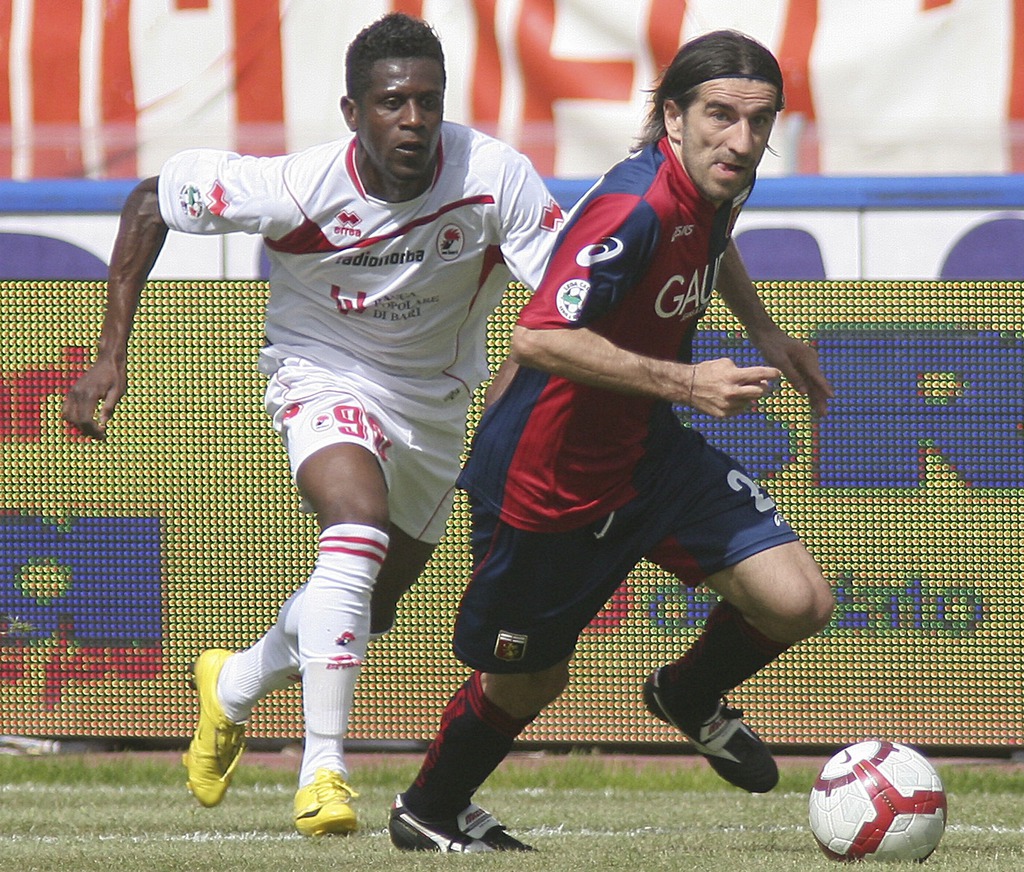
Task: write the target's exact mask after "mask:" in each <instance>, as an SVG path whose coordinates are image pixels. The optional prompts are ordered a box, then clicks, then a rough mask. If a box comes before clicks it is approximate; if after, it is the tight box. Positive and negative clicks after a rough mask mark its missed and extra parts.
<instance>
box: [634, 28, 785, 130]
mask: <svg viewBox="0 0 1024 872" xmlns="http://www.w3.org/2000/svg"><path fill="white" fill-rule="evenodd" d="M712 79H759V80H761V81H764V82H767V83H768V84H770V85H774V86H775V89H776V90H777V91H778V99H777V100H776V102H775V111H776V112H781V111H782V108H783V106H785V103H786V101H785V97H784V96H783V91H782V70H781V69H780V68H779V62H778V61H777V60H776V59H775V55H773V54H772V53H771V52H770V51H769V50H768V49H767V48H765V47H764V46H763V45H762V44H761V43H759V42H758V41H757V40H756V39H754V38H752V37H749V36H747V35H746V34H744V33H740V32H739V31H736V30H714V31H712V32H711V33H705V34H703V35H702V36H698V37H695V38H694V39H691V40H689V41H688V42H686V43H684V44H683V46H682V48H680V49H679V51H678V52H676V56H675V57H674V58H673V59H672V63H670V64H669V65H668V68H667V69H666V70H665V71H664V72H663V73H662V75H661V79H660V81H659V82H658V84H657V86H656V87H655V89H654V91H653V92H652V97H651V109H650V112H649V113H648V115H647V121H646V123H645V125H644V129H643V131H642V132H641V134H640V136H639V138H638V142H637V147H638V148H643V147H644V146H646V145H650V144H652V143H654V142H657V141H658V140H659V139H661V137H663V136H664V135H665V101H666V100H674V101H675V102H676V104H677V105H678V106H679V108H680V109H686V108H687V107H688V106H689V105H690V104H691V103H692V102H693V101H694V100H695V99H696V97H697V86H698V85H701V84H703V83H704V82H709V81H711V80H712Z"/></svg>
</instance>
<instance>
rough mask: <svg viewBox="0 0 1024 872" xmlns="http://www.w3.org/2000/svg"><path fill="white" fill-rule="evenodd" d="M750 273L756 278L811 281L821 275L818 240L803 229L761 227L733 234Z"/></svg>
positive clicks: (823, 269) (822, 274) (757, 279)
mask: <svg viewBox="0 0 1024 872" xmlns="http://www.w3.org/2000/svg"><path fill="white" fill-rule="evenodd" d="M736 246H737V247H738V248H739V250H740V254H741V255H743V262H744V263H745V264H746V266H747V272H749V273H750V277H751V278H752V279H754V280H756V281H770V280H775V281H786V280H793V281H811V280H813V279H823V278H825V264H824V262H823V261H822V259H821V249H819V248H818V241H817V240H816V239H815V238H814V237H813V236H812V235H811V234H810V233H808V232H807V231H806V230H798V229H796V228H794V227H764V228H760V229H757V230H745V231H743V232H742V233H738V234H736Z"/></svg>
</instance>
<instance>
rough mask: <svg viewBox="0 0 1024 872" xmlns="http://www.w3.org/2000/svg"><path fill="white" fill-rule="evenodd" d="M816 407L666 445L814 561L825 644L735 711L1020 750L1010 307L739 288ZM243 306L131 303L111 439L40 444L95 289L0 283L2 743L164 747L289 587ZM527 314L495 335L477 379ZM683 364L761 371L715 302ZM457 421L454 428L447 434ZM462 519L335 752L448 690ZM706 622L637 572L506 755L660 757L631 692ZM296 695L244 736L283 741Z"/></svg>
mask: <svg viewBox="0 0 1024 872" xmlns="http://www.w3.org/2000/svg"><path fill="white" fill-rule="evenodd" d="M763 293H764V298H765V301H766V304H767V306H768V308H769V310H770V311H771V312H772V313H773V315H774V316H775V318H776V320H777V321H778V322H779V324H780V326H782V327H783V328H784V329H786V330H788V331H790V332H791V333H794V334H795V335H798V336H801V337H803V338H806V339H808V340H810V341H812V342H813V343H814V344H815V345H816V347H817V349H818V353H819V355H820V359H821V362H822V366H823V368H824V370H825V372H826V374H827V375H828V377H829V378H830V380H831V381H832V383H833V385H834V386H835V388H836V392H837V396H836V399H835V400H834V401H833V403H832V406H831V410H830V414H829V415H828V416H827V417H825V418H823V419H820V420H816V419H814V418H812V416H811V414H810V412H809V410H808V408H807V406H806V404H805V403H804V401H803V399H802V398H801V397H800V396H799V395H798V394H797V393H796V391H795V390H793V388H792V387H791V386H790V385H788V384H783V385H782V386H780V388H779V389H778V390H777V391H776V392H775V393H774V394H773V395H772V396H770V397H768V398H767V399H766V400H764V401H763V402H762V403H761V404H760V405H759V407H758V409H757V410H755V411H753V412H751V413H749V414H746V415H742V416H740V417H738V418H735V419H732V420H729V421H725V422H722V421H713V420H710V419H704V418H702V417H701V416H697V415H694V416H693V417H692V419H691V418H689V417H687V416H683V417H684V424H685V425H687V426H696V427H698V428H700V429H701V430H702V431H703V432H704V433H705V434H706V435H707V436H708V438H709V439H711V441H713V442H715V443H716V444H718V445H719V446H721V447H722V448H724V449H725V450H727V451H729V452H730V453H732V454H734V455H736V456H738V457H739V458H741V459H742V460H743V461H744V462H745V464H746V465H747V467H748V469H749V470H750V471H751V473H752V474H753V475H754V476H755V477H756V478H757V479H758V480H759V482H760V483H761V484H762V485H763V486H764V487H765V488H766V489H768V490H769V491H770V493H771V495H772V496H773V497H774V498H775V500H776V501H777V502H778V504H779V505H780V507H781V509H782V511H783V512H784V514H785V515H786V516H787V518H788V519H789V520H790V521H791V523H792V524H793V525H794V527H795V528H796V529H797V531H798V532H799V533H800V534H801V536H802V537H803V539H804V541H805V542H806V543H807V545H808V546H809V547H810V549H811V550H812V552H813V553H814V554H815V556H816V557H817V558H818V560H819V562H820V563H821V564H822V566H823V568H824V570H825V574H826V576H827V578H828V579H829V580H830V581H831V582H832V584H833V585H834V587H835V591H836V596H837V600H838V608H837V610H836V613H835V616H834V618H833V620H832V623H831V624H830V626H829V627H828V628H827V629H826V630H825V631H824V632H823V633H822V634H821V635H820V636H818V637H816V638H814V639H812V640H809V641H807V642H805V643H803V644H802V645H800V646H797V647H796V648H794V649H793V650H791V651H790V652H788V653H787V654H786V655H784V656H783V657H782V658H781V659H780V660H779V661H778V662H776V663H775V664H773V665H772V666H771V667H769V668H768V669H766V670H765V671H764V672H763V673H762V674H760V675H759V676H757V677H756V678H755V679H753V680H751V681H750V682H748V683H747V684H746V685H744V686H743V687H742V688H741V689H740V690H738V691H737V692H736V693H735V694H734V695H733V697H732V702H733V703H734V704H737V705H739V706H741V707H743V708H745V709H746V711H747V714H748V718H749V719H750V721H751V723H752V724H754V725H755V726H756V728H757V729H758V730H759V731H760V732H761V734H762V735H763V736H764V737H765V739H766V740H768V741H770V742H773V743H794V744H816V743H822V744H832V743H845V742H849V741H853V740H856V739H858V738H861V737H863V736H866V735H884V736H886V737H887V738H889V739H892V740H896V741H908V742H912V743H918V744H926V745H1013V744H1018V743H1019V742H1020V740H1021V737H1022V736H1024V701H1022V698H1021V695H1020V692H1019V690H1020V687H1021V686H1022V678H1024V675H1022V673H1024V664H1022V662H1021V657H1020V650H1021V642H1022V633H1024V595H1022V593H1021V584H1020V566H1021V563H1022V558H1024V543H1022V538H1021V534H1020V530H1021V529H1022V527H1024V391H1022V390H1021V388H1020V379H1021V373H1022V372H1024V285H1020V284H1010V283H980V282H979V283H966V282H960V283H939V282H889V283H886V282H860V283H855V282H813V283H807V282H802V283H797V282H786V283H769V284H766V285H764V286H763ZM265 295H266V288H265V286H264V285H263V284H262V283H259V282H213V283H211V282H201V283H193V282H153V283H151V284H150V285H149V286H148V288H147V291H146V293H145V295H144V299H143V305H142V308H141V310H140V312H139V316H138V318H137V324H136V329H135V332H134V334H133V339H132V348H131V357H130V377H131V384H130V393H129V396H128V397H127V398H126V399H125V400H124V402H123V403H122V405H121V407H120V408H119V410H118V414H117V417H116V419H115V422H114V423H113V424H112V426H111V431H110V436H109V438H108V439H107V440H106V441H105V442H103V443H89V442H86V441H83V440H80V439H76V438H75V437H73V436H71V435H70V433H69V432H68V431H67V429H66V428H65V426H64V424H63V422H62V421H61V419H60V404H61V398H62V396H63V393H64V392H65V391H66V389H67V387H68V386H69V385H70V384H71V383H72V382H73V381H74V379H75V378H76V377H77V374H78V373H80V372H81V371H82V370H83V368H84V367H85V365H86V362H87V361H88V360H89V359H90V357H91V354H92V351H91V349H92V344H93V342H94V339H95V336H96V334H97V332H98V329H99V323H100V318H101V316H102V308H103V297H104V289H103V285H102V284H101V283H85V282H35V283H31V282H8V283H2V284H0V300H2V306H3V311H4V313H5V323H6V324H7V330H6V335H5V349H4V355H3V359H2V363H0V404H2V412H0V457H2V466H0V483H2V493H3V503H2V506H0V733H20V734H32V735H98V736H138V737H143V736H152V737H167V736H185V735H187V734H188V732H189V731H190V729H191V726H192V718H193V711H194V708H193V706H194V700H193V698H192V697H193V695H192V693H191V692H190V691H188V690H187V686H186V682H185V677H186V673H187V667H188V664H189V662H190V661H191V660H192V658H193V657H194V656H195V654H196V653H197V652H198V651H199V650H201V649H202V648H204V647H209V646H213V645H217V646H225V647H242V646H245V645H247V644H249V643H250V642H252V641H253V640H254V639H255V638H256V637H257V636H258V635H259V634H260V633H261V632H262V631H263V630H264V629H265V627H266V626H267V625H268V624H269V623H270V622H271V621H272V620H273V618H274V616H275V614H276V611H277V608H278V606H279V605H280V603H281V601H282V600H283V599H284V597H285V596H287V594H288V593H289V592H290V591H291V590H293V589H294V588H295V587H296V586H297V585H298V584H300V583H301V582H302V581H303V580H304V579H305V577H306V575H307V572H308V568H309V565H310V563H311V561H312V559H313V550H314V543H315V525H314V523H313V521H312V519H310V518H308V517H307V516H304V515H302V514H300V513H299V511H298V498H297V496H296V493H295V491H294V488H293V486H292V484H291V482H290V479H289V473H288V467H287V461H286V458H285V456H284V452H283V450H282V448H281V446H280V444H279V443H278V440H277V437H276V435H275V434H274V433H273V431H272V430H271V428H270V425H269V422H268V421H267V420H266V417H265V414H264V412H263V408H262V390H263V383H262V378H261V377H260V375H259V374H258V372H257V371H256V355H257V352H258V350H259V347H260V344H261V343H262V341H263V340H262V308H263V304H264V300H265ZM522 300H523V292H522V291H521V290H518V289H515V288H513V290H512V292H511V293H510V294H509V296H508V298H507V301H506V305H505V306H504V307H503V308H502V309H501V310H499V311H498V312H497V313H496V314H495V316H494V318H493V319H492V338H491V354H492V363H493V364H494V365H495V366H496V365H497V363H498V362H499V361H500V359H501V357H502V356H503V353H504V348H505V347H506V343H507V337H508V333H509V331H510V329H511V325H512V324H513V322H514V319H515V314H516V311H517V310H518V306H519V305H520V304H521V302H522ZM697 348H698V355H699V356H700V357H719V356H729V357H732V358H733V359H735V360H736V361H737V362H738V363H740V364H744V363H753V362H755V361H757V360H758V357H757V352H756V351H755V350H754V349H753V348H752V347H751V346H750V344H749V343H748V342H747V340H746V339H745V337H744V336H743V334H742V332H741V331H740V330H739V329H738V326H737V324H736V323H735V321H734V320H732V319H731V316H730V315H729V314H728V312H727V311H726V310H725V309H724V307H721V306H719V305H718V304H717V303H716V304H715V305H714V306H713V307H712V309H711V311H710V312H709V313H708V315H707V317H706V318H705V320H704V322H703V328H702V330H701V332H700V333H699V335H698V340H697ZM478 416H479V408H478V407H477V408H474V410H473V412H472V414H471V418H470V426H472V425H473V424H474V423H475V421H476V420H477V419H478ZM467 529H468V516H467V511H466V507H465V505H464V503H463V502H462V501H461V500H459V501H458V502H457V504H456V509H455V513H454V515H453V517H452V520H451V523H450V525H449V532H448V534H447V536H446V537H445V539H444V541H443V542H442V544H441V546H440V548H439V549H438V551H437V553H436V555H435V558H434V560H433V561H432V562H431V565H430V567H429V568H428V571H427V573H426V574H425V576H424V577H423V578H422V579H421V580H420V582H419V583H418V585H417V587H416V588H414V590H413V591H412V592H411V593H410V594H409V596H408V597H407V599H406V600H405V602H404V604H403V606H402V609H401V613H400V619H399V626H398V627H397V628H396V629H395V631H394V632H392V633H391V634H390V635H388V636H387V637H385V638H384V639H382V640H381V641H379V642H377V643H375V646H374V648H373V649H372V652H371V659H370V664H369V665H368V667H367V668H366V670H365V671H364V673H363V678H362V681H361V684H360V688H359V691H358V703H357V709H356V712H355V716H354V718H353V723H352V728H351V736H352V737H353V738H355V739H368V740H405V739H426V738H428V737H429V736H430V735H432V733H433V731H434V727H435V724H436V720H437V717H438V715H439V713H440V711H441V708H442V707H443V705H444V703H445V701H446V700H447V699H448V697H449V696H450V694H451V692H452V691H453V690H454V688H455V687H456V686H457V684H458V683H460V682H461V680H462V679H463V677H464V675H465V674H466V670H465V669H464V667H462V666H461V665H460V664H459V663H458V662H457V661H455V659H454V658H453V656H452V655H451V653H450V647H449V644H448V639H449V635H450V629H451V625H452V620H453V616H454V612H455V609H456V607H457V604H458V600H459V595H460V591H461V588H462V585H463V583H464V581H465V579H466V578H467V575H468V571H469V561H468V549H467V546H466V535H467ZM713 601H714V599H713V597H712V595H710V594H709V593H707V592H706V591H703V590H697V591H691V590H688V589H686V588H680V587H679V586H678V585H677V584H676V583H675V582H674V580H673V579H672V578H670V577H668V576H666V575H665V574H664V573H661V572H659V571H658V570H655V569H654V568H653V567H651V566H649V565H646V564H642V565H641V566H639V567H638V568H637V570H636V571H635V572H634V573H633V574H632V575H631V576H630V578H629V579H628V581H627V583H626V584H625V585H624V586H623V587H622V588H621V590H620V592H619V594H618V595H617V596H616V597H615V598H613V600H612V601H611V602H610V603H609V604H608V606H607V607H606V609H605V611H604V612H603V613H602V614H601V615H600V616H599V617H598V619H597V620H596V621H595V622H594V624H593V625H592V626H591V628H589V629H588V631H587V632H586V634H585V635H584V637H583V639H582V641H581V644H580V647H579V652H578V656H577V658H576V661H575V665H574V680H573V684H572V685H571V687H570V689H569V691H568V692H567V693H566V695H565V696H564V697H563V699H561V700H560V701H559V702H558V703H556V704H555V705H554V706H553V707H552V708H551V709H549V710H548V712H547V713H546V714H545V715H544V716H542V717H541V718H540V719H538V721H537V722H536V723H534V724H533V725H532V726H531V727H530V729H529V731H528V732H527V734H526V735H525V736H524V738H526V739H530V740H534V741H552V742H584V743H586V742H596V743H616V742H629V743H635V742H641V743H647V742H662V741H672V740H674V734H673V731H672V730H671V729H669V728H668V727H665V726H664V725H663V724H661V723H660V722H657V721H655V720H654V719H653V718H651V717H650V716H649V715H647V714H646V712H645V711H644V709H643V705H642V702H641V699H640V688H641V685H642V682H643V679H644V677H645V676H646V674H647V673H648V672H649V671H650V669H652V668H653V667H654V666H656V665H658V664H660V663H662V662H665V661H666V660H669V659H674V658H675V657H677V656H679V654H680V653H681V652H682V651H683V650H685V648H686V647H687V646H688V645H689V644H690V643H691V642H692V640H693V639H694V638H695V637H696V635H697V633H698V632H699V629H700V627H701V626H702V623H703V620H704V618H705V617H706V615H707V613H708V611H709V610H710V608H711V605H712V603H713ZM300 719H301V711H300V706H299V699H298V695H297V693H296V692H295V691H294V690H289V691H284V692H279V693H278V694H275V695H274V696H272V697H270V698H268V699H267V700H266V701H264V703H262V704H261V706H260V707H259V708H258V710H257V713H256V714H255V715H254V719H253V723H252V727H253V729H252V734H253V735H254V736H256V737H273V738H297V737H299V736H301V729H300V727H301V720H300Z"/></svg>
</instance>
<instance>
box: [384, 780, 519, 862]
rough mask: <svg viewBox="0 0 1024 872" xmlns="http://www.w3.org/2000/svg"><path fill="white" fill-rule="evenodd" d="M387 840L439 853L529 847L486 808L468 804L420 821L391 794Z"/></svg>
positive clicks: (402, 847)
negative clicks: (458, 810)
mask: <svg viewBox="0 0 1024 872" xmlns="http://www.w3.org/2000/svg"><path fill="white" fill-rule="evenodd" d="M388 834H389V835H390V836H391V844H392V845H394V846H395V847H396V848H398V849H399V850H402V851H438V852H440V853H443V854H450V853H459V854H480V853H486V852H489V851H532V850H533V848H531V847H530V846H529V845H526V844H523V843H522V842H520V841H519V839H516V838H513V837H512V836H510V835H509V834H508V833H507V832H506V831H505V827H503V826H502V825H501V824H500V823H499V822H498V821H496V820H495V819H494V817H492V816H491V814H490V812H487V811H484V809H482V808H480V806H478V805H474V804H472V803H471V804H470V805H468V806H467V807H466V808H465V809H463V810H462V812H461V813H460V814H458V815H456V816H455V817H454V818H451V819H449V820H445V821H430V822H428V821H424V820H420V819H419V818H418V817H416V815H414V814H413V813H412V812H411V811H409V810H408V809H407V808H406V807H405V806H404V805H403V804H402V795H401V794H399V795H398V796H397V797H395V802H394V805H392V806H391V819H390V821H388Z"/></svg>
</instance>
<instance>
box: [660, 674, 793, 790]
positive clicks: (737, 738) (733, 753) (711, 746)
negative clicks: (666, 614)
mask: <svg viewBox="0 0 1024 872" xmlns="http://www.w3.org/2000/svg"><path fill="white" fill-rule="evenodd" d="M660 672H661V670H660V669H656V670H655V671H654V672H652V673H651V674H650V675H649V676H648V677H647V681H645V682H644V704H645V705H646V706H647V710H648V711H649V712H650V713H651V714H652V715H654V716H655V717H656V718H659V719H660V720H663V721H665V723H667V724H671V725H672V726H673V727H675V728H676V729H677V730H679V731H680V732H681V733H682V734H683V735H684V736H686V738H687V739H689V740H690V742H691V743H692V744H693V746H694V748H696V749H697V750H698V751H699V752H700V753H701V754H703V755H704V757H705V758H706V759H707V761H708V763H710V764H711V768H712V769H714V770H715V772H717V773H718V774H719V775H721V776H722V778H724V779H725V780H726V781H728V782H729V783H730V784H734V785H735V786H736V787H742V788H743V789H744V790H747V791H749V792H750V793H767V792H768V791H769V790H771V789H772V788H773V787H775V785H776V784H778V783H779V769H778V767H777V766H776V765H775V758H774V757H772V754H771V751H769V750H768V746H767V745H765V743H764V742H762V741H761V739H760V737H759V736H758V735H757V733H755V732H754V731H753V730H752V729H750V727H748V726H747V725H746V724H745V723H743V721H742V720H741V718H742V717H743V712H742V711H740V710H739V709H734V708H729V707H728V706H727V705H726V704H725V700H724V699H723V700H721V701H720V702H719V703H718V708H717V709H716V710H715V713H714V714H713V715H712V716H711V717H710V718H708V719H707V720H706V721H704V722H702V723H699V724H693V723H688V722H687V718H686V715H685V713H683V712H680V711H678V710H677V711H673V712H670V711H669V710H668V707H667V706H666V705H665V702H664V700H663V697H662V694H661V693H660V689H659V687H658V675H659V673H660Z"/></svg>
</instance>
